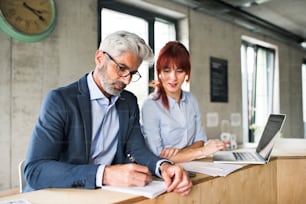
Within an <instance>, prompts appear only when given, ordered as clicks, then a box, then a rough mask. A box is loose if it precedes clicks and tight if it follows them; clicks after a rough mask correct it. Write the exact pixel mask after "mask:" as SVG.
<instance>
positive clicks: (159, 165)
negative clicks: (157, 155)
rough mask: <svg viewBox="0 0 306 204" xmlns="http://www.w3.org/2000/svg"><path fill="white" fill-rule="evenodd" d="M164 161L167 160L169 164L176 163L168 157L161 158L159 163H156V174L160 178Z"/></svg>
mask: <svg viewBox="0 0 306 204" xmlns="http://www.w3.org/2000/svg"><path fill="white" fill-rule="evenodd" d="M164 162H167V163H169V164H174V163H173V162H172V161H169V160H167V159H162V160H159V161H158V162H157V163H156V169H155V174H156V176H158V177H159V178H161V177H162V176H161V171H160V167H161V165H162V164H163V163H164Z"/></svg>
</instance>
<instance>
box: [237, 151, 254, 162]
mask: <svg viewBox="0 0 306 204" xmlns="http://www.w3.org/2000/svg"><path fill="white" fill-rule="evenodd" d="M233 154H234V157H235V158H236V160H239V161H247V160H249V161H255V160H257V159H256V157H255V156H254V155H253V154H252V153H250V152H233Z"/></svg>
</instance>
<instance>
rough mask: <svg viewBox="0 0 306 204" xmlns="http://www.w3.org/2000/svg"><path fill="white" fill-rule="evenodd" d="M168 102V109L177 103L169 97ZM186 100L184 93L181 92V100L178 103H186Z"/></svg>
mask: <svg viewBox="0 0 306 204" xmlns="http://www.w3.org/2000/svg"><path fill="white" fill-rule="evenodd" d="M168 101H169V107H170V108H172V107H173V106H174V105H175V104H177V102H176V101H175V100H174V99H173V98H172V97H170V96H168ZM186 101H187V98H186V94H185V92H184V91H183V90H182V98H181V100H180V103H186Z"/></svg>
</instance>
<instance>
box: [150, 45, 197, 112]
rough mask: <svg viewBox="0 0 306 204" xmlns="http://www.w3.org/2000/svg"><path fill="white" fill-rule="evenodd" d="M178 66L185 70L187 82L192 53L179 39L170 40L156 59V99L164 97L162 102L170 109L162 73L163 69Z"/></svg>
mask: <svg viewBox="0 0 306 204" xmlns="http://www.w3.org/2000/svg"><path fill="white" fill-rule="evenodd" d="M173 66H174V67H177V68H179V69H182V70H184V71H185V73H186V76H187V80H186V81H187V82H189V81H190V72H191V63H190V55H189V52H188V50H187V49H186V47H185V46H184V45H183V44H182V43H180V42H178V41H169V42H168V43H167V44H166V45H165V46H164V47H163V48H162V49H161V50H160V52H159V55H158V58H157V61H156V73H157V78H158V83H157V85H156V97H155V100H158V99H160V98H161V99H162V104H163V105H164V107H165V108H166V109H168V110H169V101H168V98H167V94H166V92H165V89H164V88H163V85H162V81H161V79H160V74H161V72H162V70H163V69H165V68H169V67H173Z"/></svg>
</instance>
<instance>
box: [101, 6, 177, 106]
mask: <svg viewBox="0 0 306 204" xmlns="http://www.w3.org/2000/svg"><path fill="white" fill-rule="evenodd" d="M98 2H99V3H98V7H99V14H98V19H99V22H98V27H99V30H100V32H99V33H98V45H99V44H100V42H101V40H103V39H104V38H105V36H107V35H108V34H110V33H112V32H115V31H117V30H126V31H130V32H134V33H136V34H138V35H139V36H140V37H142V38H143V39H144V40H145V41H146V42H147V43H148V44H149V45H150V46H151V48H152V49H153V52H154V53H155V57H156V56H157V53H159V50H160V49H161V47H162V46H163V45H164V44H165V43H166V42H168V41H170V40H176V20H175V19H172V18H169V17H166V16H161V15H160V14H156V13H152V12H150V11H145V10H141V9H138V8H135V7H131V6H129V5H125V4H122V3H118V2H114V1H111V0H99V1H98ZM138 71H139V72H140V74H141V76H142V77H141V79H140V80H139V81H137V82H131V83H130V84H129V85H128V86H127V88H126V89H127V90H130V91H132V92H133V93H134V94H135V95H136V96H137V98H138V103H139V106H140V107H141V105H142V103H143V101H144V100H145V99H146V98H147V96H148V94H149V93H150V92H151V91H152V88H150V87H149V82H150V81H151V80H153V79H154V78H155V77H154V67H153V66H152V65H149V64H146V63H143V64H142V65H141V66H140V67H139V69H138Z"/></svg>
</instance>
